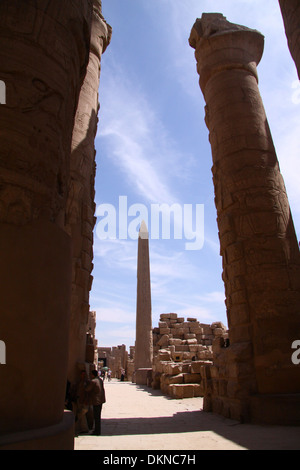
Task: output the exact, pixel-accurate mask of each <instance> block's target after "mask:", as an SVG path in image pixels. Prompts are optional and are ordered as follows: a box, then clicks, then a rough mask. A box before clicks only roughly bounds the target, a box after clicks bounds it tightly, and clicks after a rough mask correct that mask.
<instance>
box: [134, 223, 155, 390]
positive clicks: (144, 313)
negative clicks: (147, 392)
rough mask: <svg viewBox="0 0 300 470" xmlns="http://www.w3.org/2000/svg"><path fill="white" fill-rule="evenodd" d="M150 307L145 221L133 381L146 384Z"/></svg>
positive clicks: (149, 365) (140, 246) (139, 261)
mask: <svg viewBox="0 0 300 470" xmlns="http://www.w3.org/2000/svg"><path fill="white" fill-rule="evenodd" d="M152 359H153V339H152V308H151V284H150V262H149V234H148V230H147V227H146V224H145V222H144V221H143V222H142V223H141V227H140V232H139V239H138V259H137V301H136V341H135V381H136V383H137V384H144V385H146V384H147V374H148V372H150V370H151V369H152Z"/></svg>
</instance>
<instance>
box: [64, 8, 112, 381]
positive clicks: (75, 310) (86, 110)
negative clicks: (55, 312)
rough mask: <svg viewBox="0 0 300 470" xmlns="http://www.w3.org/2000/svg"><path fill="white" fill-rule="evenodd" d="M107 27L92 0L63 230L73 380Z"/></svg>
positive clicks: (82, 343)
mask: <svg viewBox="0 0 300 470" xmlns="http://www.w3.org/2000/svg"><path fill="white" fill-rule="evenodd" d="M110 36H111V28H110V26H109V25H107V24H106V22H105V20H104V18H103V16H102V14H101V1H100V0H93V19H92V32H91V44H90V54H89V63H88V67H87V72H86V77H85V80H84V83H83V85H82V88H81V93H80V97H79V103H78V108H77V113H76V118H75V125H74V130H73V138H72V150H71V180H70V186H69V197H68V201H67V211H66V230H67V232H68V233H69V234H70V235H71V238H72V297H71V324H70V346H69V367H68V379H69V380H70V382H71V383H72V382H74V381H75V380H76V379H78V378H79V377H77V374H78V370H77V364H78V363H84V362H85V360H86V326H87V321H88V316H89V309H90V305H89V293H90V289H91V286H92V276H91V273H92V269H93V264H92V261H93V228H94V225H95V217H94V213H95V203H94V196H95V190H94V184H95V171H96V163H95V155H96V152H95V148H94V140H95V136H96V132H97V124H98V117H97V115H98V109H99V102H98V88H99V81H100V64H101V55H102V53H103V52H104V51H105V49H106V47H107V46H108V44H109V41H110Z"/></svg>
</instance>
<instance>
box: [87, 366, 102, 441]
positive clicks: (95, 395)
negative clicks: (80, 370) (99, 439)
mask: <svg viewBox="0 0 300 470" xmlns="http://www.w3.org/2000/svg"><path fill="white" fill-rule="evenodd" d="M86 391H87V392H88V393H89V397H90V401H91V405H92V406H93V414H94V425H95V427H94V432H93V435H95V436H100V434H101V412H102V405H103V403H105V402H106V397H105V390H104V384H103V380H102V379H101V377H99V375H98V371H97V370H93V371H92V373H91V381H90V382H89V384H88V385H87V386H86Z"/></svg>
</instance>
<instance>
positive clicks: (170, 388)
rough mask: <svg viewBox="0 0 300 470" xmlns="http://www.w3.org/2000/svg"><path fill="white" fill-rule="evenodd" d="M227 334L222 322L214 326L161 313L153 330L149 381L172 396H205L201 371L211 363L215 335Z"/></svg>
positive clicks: (223, 336)
mask: <svg viewBox="0 0 300 470" xmlns="http://www.w3.org/2000/svg"><path fill="white" fill-rule="evenodd" d="M221 337H222V338H224V341H226V339H227V337H228V333H227V330H226V328H225V326H224V325H223V324H222V323H221V322H214V323H212V324H211V325H210V324H206V323H200V322H199V321H198V320H197V319H196V318H187V320H186V321H185V319H184V318H183V317H178V315H177V314H176V313H162V314H161V315H160V322H159V325H158V327H157V328H154V329H153V371H152V378H151V381H149V385H150V384H151V386H152V388H154V389H157V388H160V389H161V390H162V391H163V392H164V393H166V394H167V395H170V396H171V397H173V398H193V397H197V396H204V388H203V383H202V371H203V367H204V366H211V365H212V360H213V343H214V341H215V339H216V338H221Z"/></svg>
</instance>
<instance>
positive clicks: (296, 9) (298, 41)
mask: <svg viewBox="0 0 300 470" xmlns="http://www.w3.org/2000/svg"><path fill="white" fill-rule="evenodd" d="M279 5H280V8H281V13H282V17H283V22H284V27H285V33H286V37H287V41H288V46H289V49H290V52H291V55H292V57H293V59H294V62H295V64H296V67H297V71H298V77H299V79H300V3H299V0H279Z"/></svg>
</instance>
